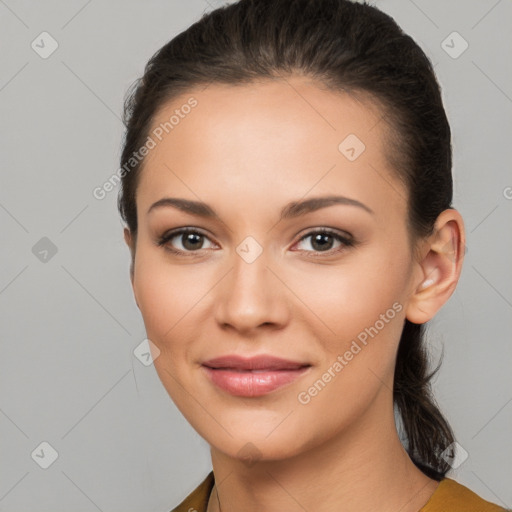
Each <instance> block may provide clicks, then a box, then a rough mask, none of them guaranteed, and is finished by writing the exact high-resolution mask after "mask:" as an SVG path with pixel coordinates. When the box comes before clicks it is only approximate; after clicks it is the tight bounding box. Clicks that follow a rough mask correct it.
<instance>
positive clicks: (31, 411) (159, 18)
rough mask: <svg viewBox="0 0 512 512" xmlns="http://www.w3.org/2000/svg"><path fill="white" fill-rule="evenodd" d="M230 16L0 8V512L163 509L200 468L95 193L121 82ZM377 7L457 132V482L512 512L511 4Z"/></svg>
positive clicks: (149, 9)
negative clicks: (201, 21)
mask: <svg viewBox="0 0 512 512" xmlns="http://www.w3.org/2000/svg"><path fill="white" fill-rule="evenodd" d="M221 3H222V2H213V1H212V0H209V1H208V2H206V1H204V0H187V2H183V1H177V0H166V1H156V0H154V1H146V2H143V1H142V0H140V1H136V0H130V1H126V0H125V1H121V0H110V1H108V2H105V1H104V2H99V1H94V0H89V1H84V0H75V1H67V2H63V1H61V2H57V1H50V0H45V1H39V2H35V1H33V2H29V1H27V0H0V48H1V50H0V58H1V62H0V108H1V117H0V127H1V151H0V162H1V165H0V172H1V188H0V223H1V234H2V237H1V248H0V254H1V265H0V308H1V309H0V311H1V313H0V314H1V317H0V318H1V350H2V357H1V359H0V364H1V368H0V432H1V435H0V449H1V455H0V461H1V462H0V511H3V512H7V511H8V512H20V511H24V512H26V511H32V510H34V511H35V510H37V511H39V512H46V511H48V512H49V511H52V512H57V511H64V510H74V511H75V512H79V511H83V512H89V511H91V512H94V511H96V510H101V511H121V510H123V511H125V512H130V511H140V510H145V511H155V512H156V511H159V512H160V511H162V512H163V511H169V510H170V509H171V508H172V507H174V506H175V505H176V504H177V503H178V502H179V501H180V500H181V499H182V498H183V497H184V496H185V495H186V494H188V493H189V492H190V491H191V490H192V488H193V487H195V486H196V485H197V484H198V483H199V482H200V481H201V480H202V479H203V478H204V476H205V475H206V473H207V472H208V471H209V470H210V467H211V466H210V459H209V451H208V446H207V444H206V442H205V441H204V440H202V439H201V438H200V437H199V436H198V435H197V434H196V433H195V432H194V431H193V429H192V428H191V427H190V426H189V425H188V423H187V422H186V421H185V420H184V419H183V418H182V417H181V415H180V413H179V412H178V411H177V409H176V408H175V406H174V405H173V403H172V402H171V400H170V398H169V397H168V395H167V392H166V391H165V389H164V388H163V386H162V385H161V383H160V381H159V379H158V376H157V374H156V372H155V370H154V367H153V366H144V365H143V364H142V363H141V362H140V361H139V359H137V358H136V357H135V356H134V354H133V350H134V349H135V348H136V347H137V346H138V345H139V344H140V343H141V341H142V340H143V339H144V338H145V331H144V326H143V323H142V318H141V316H140V313H139V310H138V309H137V307H136V305H135V302H134V300H133V297H132V291H131V287H130V283H129V274H128V266H129V254H128V250H127V248H126V246H125V245H124V241H123V238H122V224H121V222H120V219H119V217H118V214H117V210H116V205H115V200H116V194H117V189H116V190H115V191H113V192H111V193H110V194H108V195H107V197H106V198H105V199H103V200H101V201H100V200H97V199H95V198H94V197H93V195H92V191H93V189H94V188H95V187H97V186H101V185H102V184H103V183H104V181H105V180H106V179H108V177H110V176H111V175H112V174H113V173H114V172H115V171H116V169H117V168H118V165H119V164H118V162H119V154H120V142H121V139H122V134H123V131H122V124H121V122H120V115H121V105H122V100H123V96H124V93H125V91H126V89H127V88H128V86H129V85H130V84H131V83H132V81H133V80H135V79H136V78H137V77H138V76H139V75H140V74H141V73H142V70H143V66H144V64H145V63H146V61H147V60H148V59H149V57H150V56H151V55H152V54H153V53H154V52H155V51H156V50H157V49H158V48H160V47H161V46H162V45H163V44H164V43H165V42H167V41H168V40H169V39H170V38H172V37H173V36H174V35H175V34H177V33H178V32H179V31H181V30H183V29H185V28H186V27H187V26H189V25H190V24H191V23H192V22H193V21H195V20H196V19H198V17H199V16H200V15H201V14H202V13H203V12H204V11H207V10H211V9H212V8H214V7H216V6H218V5H221ZM374 3H375V4H377V5H378V6H379V7H380V8H381V9H382V10H384V11H386V12H388V13H390V14H391V15H392V16H393V17H395V19H396V20H397V21H398V23H399V24H400V25H401V26H402V27H403V28H404V30H405V31H406V32H408V33H410V34H411V35H412V36H413V37H414V38H415V39H416V41H418V43H419V44H420V45H421V46H422V47H423V49H424V50H425V51H426V52H427V54H428V55H429V57H430V58H431V59H432V61H433V63H434V64H435V65H436V68H435V69H436V72H437V74H438V77H439V80H440V82H441V84H442V86H443V95H444V99H445V103H446V109H447V112H448V116H449V119H450V121H451V126H452V130H453V133H454V139H453V140H454V160H455V162H454V179H455V206H456V207H457V208H458V209H459V210H460V212H461V213H462V215H463V217H464V219H465V223H466V229H467V237H468V243H467V245H468V251H467V255H466V261H465V265H464V269H463V273H462V277H461V281H460V284H459V286H458V288H457V291H456V292H455V294H454V295H453V296H452V298H451V299H450V301H449V302H448V304H447V305H446V306H445V307H444V308H443V310H442V311H441V312H440V313H439V314H438V315H437V316H436V318H435V320H434V321H433V322H431V325H430V328H429V333H430V340H431V344H432V353H433V355H434V356H435V357H436V358H437V357H438V356H439V355H440V352H441V348H442V347H443V346H444V349H445V357H444V362H443V366H442V368H441V370H440V372H439V374H438V376H437V377H436V379H435V384H434V388H435V391H436V396H437V398H438V401H439V403H440V405H441V407H442V409H443V411H445V413H446V416H447V417H448V419H449V421H450V422H451V424H452V426H453V428H454V430H455V432H456V436H457V441H458V443H459V444H460V445H461V446H462V447H463V448H464V450H466V451H467V452H468V455H469V456H468V458H467V459H466V460H465V461H464V462H463V463H462V464H461V465H460V466H459V467H458V468H457V469H456V470H454V471H453V472H452V473H450V474H449V476H451V477H452V478H455V479H457V480H458V481H460V482H461V483H464V484H465V485H467V486H468V487H470V488H471V489H473V490H474V491H475V492H477V493H479V494H481V495H482V496H483V497H485V498H486V499H488V500H491V501H494V502H497V503H500V504H502V505H503V506H505V505H506V506H508V507H512V486H511V485H510V484H511V480H512V447H511V443H510V433H511V432H512V386H511V384H512V379H511V372H510V366H511V361H512V344H511V343H510V330H511V328H512V315H511V310H512V271H511V265H510V261H511V256H512V240H511V236H510V231H511V225H512V222H511V221H512V188H511V187H512V173H511V172H510V163H511V159H510V157H511V153H512V150H511V148H512V144H511V142H510V137H511V135H512V117H511V112H512V99H511V97H512V65H511V64H512V59H511V58H510V49H511V42H512V41H511V39H512V32H511V31H510V26H511V21H512V2H511V1H510V0H500V1H496V0H478V1H477V0H472V1H468V0H451V1H446V0H435V1H432V0H430V1H427V0H415V1H412V0H382V1H380V0H377V1H376V2H374ZM43 31H46V32H48V33H49V34H51V36H52V37H53V38H54V39H55V40H56V41H57V43H58V45H59V46H58V49H57V50H56V51H55V52H54V53H53V54H52V55H51V56H49V57H48V58H46V59H43V58H41V57H40V55H39V54H38V53H36V51H34V50H33V49H32V47H31V44H32V42H33V41H35V42H36V43H38V41H39V46H42V45H43V43H40V40H41V37H40V36H39V35H40V34H41V32H43ZM454 31H457V32H458V33H459V34H460V35H461V36H462V37H463V38H464V40H465V41H467V43H468V44H469V47H468V48H467V50H466V51H465V52H464V53H462V54H461V55H459V56H457V58H454V55H456V54H457V53H459V52H460V50H461V49H462V48H463V44H464V43H463V41H462V40H461V39H460V38H457V36H455V38H454V37H453V36H451V37H448V36H449V35H450V34H452V32H454ZM44 37H47V36H44ZM447 37H448V39H447ZM45 41H46V42H45V43H44V46H45V48H46V49H48V48H49V47H50V46H49V45H50V41H49V39H45ZM443 41H445V43H443ZM450 47H451V48H450ZM450 52H451V55H450V54H449V53H450ZM44 237H46V238H47V239H49V240H50V241H51V243H49V241H48V240H46V239H44ZM41 239H43V240H42V241H41ZM52 249H53V251H52ZM55 250H56V251H57V252H56V253H55V254H53V253H54V252H55ZM45 251H47V252H45ZM43 441H46V442H47V443H49V444H50V445H51V446H52V447H53V448H54V449H55V450H56V451H57V452H58V458H57V459H56V460H55V461H54V462H53V464H52V465H51V466H50V467H48V468H47V469H42V468H41V467H40V465H39V464H40V463H42V461H43V459H44V457H46V460H49V459H48V458H49V457H50V452H49V450H48V449H44V445H43V452H41V451H40V450H41V447H40V443H41V442H43ZM34 450H36V452H35V453H36V455H31V454H33V453H34ZM45 450H46V451H45ZM37 453H39V457H38V456H37ZM42 454H44V455H42Z"/></svg>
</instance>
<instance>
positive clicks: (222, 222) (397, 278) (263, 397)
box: [119, 0, 504, 512]
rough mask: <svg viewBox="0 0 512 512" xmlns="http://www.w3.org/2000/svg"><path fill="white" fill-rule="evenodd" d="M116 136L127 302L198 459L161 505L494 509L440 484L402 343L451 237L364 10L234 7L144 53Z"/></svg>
mask: <svg viewBox="0 0 512 512" xmlns="http://www.w3.org/2000/svg"><path fill="white" fill-rule="evenodd" d="M125 123H126V128H127V131H126V137H125V141H124V148H123V153H122V156H121V161H122V166H123V169H124V173H123V174H124V175H123V183H122V191H121V194H120V196H119V209H120V212H121V215H122V218H123V220H124V221H125V223H126V228H125V232H124V234H125V240H126V243H127V244H128V246H129V248H130V250H131V255H132V265H131V269H130V274H131V280H132V285H133V291H134V295H135V299H136V302H137V305H138V307H139V309H140V311H141V313H142V316H143V319H144V323H145V327H146V330H147V336H148V338H149V339H150V340H151V343H150V345H151V351H152V355H153V359H154V365H155V367H156V370H157V372H158V375H159V377H160V379H161V381H162V383H163V384H164V386H165V388H166V389H167V391H168V393H169V395H170V397H171V398H172V400H173V401H174V402H175V404H176V405H177V407H178V408H179V409H180V411H181V412H182V413H183V415H184V416H185V417H186V419H187V420H188V421H189V422H190V424H191V425H192V426H193V427H194V429H196V430H197V432H198V433H199V434H200V435H201V436H202V437H203V438H204V439H205V440H206V441H207V442H208V443H209V445H210V447H211V456H212V465H213V471H212V472H211V473H210V474H209V475H207V477H206V478H205V480H204V481H203V483H202V484H201V485H200V486H199V487H198V488H197V489H196V490H195V491H194V492H193V493H192V494H190V496H189V497H188V498H187V499H186V500H185V501H184V502H183V503H181V504H180V505H179V506H178V507H177V508H175V509H174V510H175V511H185V510H187V511H191V510H198V511H208V512H212V511H213V512H217V511H222V512H231V511H235V510H243V511H245V512H247V511H253V510H254V511H256V510H258V511H261V510H264V511H265V512H272V511H274V510H276V511H277V510H286V511H289V512H294V511H303V510H308V511H315V512H323V511H333V510H344V511H359V512H361V511H370V510H372V511H374V510H379V511H397V510H400V511H401V512H416V511H419V510H421V511H423V512H433V511H435V510H443V511H447V512H450V511H456V510H464V511H465V512H468V511H471V510H475V511H476V510H478V511H479V512H486V511H498V510H504V509H502V508H501V507H499V506H497V505H494V504H492V503H489V502H487V501H484V500H483V499H482V498H480V497H479V496H477V495H476V494H474V493H473V492H472V491H470V490H469V489H468V488H466V487H464V486H463V485H461V484H459V483H457V482H455V480H452V479H450V478H447V477H446V474H447V472H448V471H449V469H450V468H451V466H450V464H451V463H453V457H454V450H455V451H456V450H457V444H456V443H455V440H454V435H453V433H452V430H451V428H450V426H449V424H448V423H447V421H446V420H445V418H444V417H443V415H442V414H441V412H440V411H439V409H438V407H437V406H436V404H435V401H434V399H433V397H432V396H431V391H430V378H431V376H432V373H429V371H428V370H429V368H428V358H427V351H426V347H425V340H424V339H423V337H424V336H423V334H424V324H425V323H426V322H428V321H429V320H430V319H431V318H433V317H434V315H435V314H436V313H437V312H438V311H439V309H440V308H441V307H442V306H443V304H445V303H446V301H447V300H448V299H449V297H450V296H451V294H452V293H453V291H454V289H455V287H456V285H457V282H458V279H459V276H460V272H461V268H462V262H463V255H464V247H465V232H464V224H463V220H462V218H461V215H460V214H459V213H458V211H457V210H455V209H454V208H453V207H452V204H451V202H452V176H451V144H450V127H449V124H448V121H447V118H446V115H445V112H444V108H443V104H442V101H441V96H440V90H439V86H438V83H437V81H436V78H435V75H434V73H433V70H432V66H431V64H430V62H429V61H428V59H427V58H426V56H425V55H424V53H423V52H422V50H421V49H420V48H419V47H418V46H417V44H416V43H414V41H413V40H412V39H411V38H410V37H409V36H407V35H405V34H403V33H402V32H401V30H400V28H399V27H398V26H397V25H396V23H395V22H394V21H393V20H392V19H391V18H390V17H389V16H387V15H385V14H383V13H382V12H380V11H379V10H377V9H376V8H374V7H371V6H369V5H363V4H357V3H352V2H350V1H348V0H272V1H271V0H241V1H239V2H237V3H235V4H232V5H229V6H226V7H223V8H220V9H217V10H215V11H213V12H211V13H209V14H208V15H205V16H204V17H203V18H202V19H201V20H200V21H199V22H197V23H195V24H194V25H192V26H191V27H190V28H188V29H187V30H186V31H184V32H183V33H181V34H179V35H178V36H177V37H175V38H174V39H173V40H172V41H170V42H169V43H168V44H166V45H165V46H164V47H163V48H161V49H160V50H159V51H158V52H157V53H156V54H155V55H154V56H153V58H152V59H151V60H150V62H149V63H148V65H147V67H146V70H145V73H144V76H143V77H142V78H141V80H139V81H138V82H137V83H136V84H135V87H134V89H133V90H132V91H131V94H130V95H129V97H128V98H127V102H126V105H125ZM395 408H396V412H397V413H398V418H399V425H398V427H399V428H398V429H397V426H396V424H395V414H394V412H395ZM401 438H403V442H402V439H401Z"/></svg>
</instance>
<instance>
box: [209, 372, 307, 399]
mask: <svg viewBox="0 0 512 512" xmlns="http://www.w3.org/2000/svg"><path fill="white" fill-rule="evenodd" d="M202 368H203V369H204V370H205V371H206V373H207V374H208V377H209V378H210V380H211V381H212V382H213V383H214V384H215V385H216V386H218V387H219V388H221V389H223V390H224V391H227V392H228V393H230V394H232V395H235V396H245V397H255V396H263V395H266V394H267V393H271V392H272V391H275V390H276V389H279V388H281V387H283V386H285V385H286V384H289V383H290V382H293V381H294V380H297V379H298V378H299V377H301V376H302V375H304V373H306V372H307V371H308V370H309V368H310V367H304V368H300V369H298V370H269V371H263V372H252V371H247V372H243V371H236V370H223V369H222V370H221V369H219V370H214V369H213V368H209V367H207V366H202Z"/></svg>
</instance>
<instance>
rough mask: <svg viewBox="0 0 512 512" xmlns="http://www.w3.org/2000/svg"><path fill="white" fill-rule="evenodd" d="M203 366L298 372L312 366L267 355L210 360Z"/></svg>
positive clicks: (232, 356) (228, 356)
mask: <svg viewBox="0 0 512 512" xmlns="http://www.w3.org/2000/svg"><path fill="white" fill-rule="evenodd" d="M203 366H207V367H208V368H214V369H218V368H225V369H233V370H298V369H299V368H303V367H305V366H311V365H310V364H308V363H301V362H298V361H290V360H288V359H282V358H280V357H274V356H270V355H266V354H264V355H259V356H253V357H241V356H238V355H234V354H232V355H227V356H222V357H215V358H214V359H209V360H208V361H205V362H204V363H203Z"/></svg>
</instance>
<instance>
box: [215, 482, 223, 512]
mask: <svg viewBox="0 0 512 512" xmlns="http://www.w3.org/2000/svg"><path fill="white" fill-rule="evenodd" d="M215 496H217V503H218V504H219V512H222V507H221V506H220V500H219V493H218V492H217V486H215Z"/></svg>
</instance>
